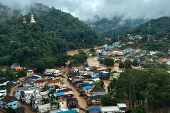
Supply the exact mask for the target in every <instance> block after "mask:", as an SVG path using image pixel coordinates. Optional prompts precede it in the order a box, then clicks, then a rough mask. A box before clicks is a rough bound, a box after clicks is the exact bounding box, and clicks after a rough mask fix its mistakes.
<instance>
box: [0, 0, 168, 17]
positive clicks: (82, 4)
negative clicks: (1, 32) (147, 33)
mask: <svg viewBox="0 0 170 113" xmlns="http://www.w3.org/2000/svg"><path fill="white" fill-rule="evenodd" d="M32 1H34V2H38V3H43V4H45V5H47V6H49V7H52V6H53V7H55V8H57V9H61V10H63V11H65V12H69V13H71V14H72V15H73V16H75V17H78V18H80V19H81V20H86V19H88V18H93V17H94V16H95V15H99V16H100V17H106V18H111V17H113V16H122V15H125V18H141V17H142V18H143V17H144V18H147V19H151V18H158V17H160V16H170V0H0V2H3V3H4V4H8V5H10V6H14V7H18V6H19V5H22V6H24V5H25V4H31V3H32Z"/></svg>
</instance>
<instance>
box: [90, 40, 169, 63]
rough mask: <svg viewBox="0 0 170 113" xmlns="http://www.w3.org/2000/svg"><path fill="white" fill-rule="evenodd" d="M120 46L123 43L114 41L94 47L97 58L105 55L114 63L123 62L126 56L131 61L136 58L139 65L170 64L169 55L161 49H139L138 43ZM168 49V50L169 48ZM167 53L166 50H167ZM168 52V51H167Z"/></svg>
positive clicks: (103, 57) (102, 57)
mask: <svg viewBox="0 0 170 113" xmlns="http://www.w3.org/2000/svg"><path fill="white" fill-rule="evenodd" d="M128 43H129V44H131V43H132V44H133V42H128ZM121 46H124V45H123V44H120V42H115V43H113V44H112V45H109V46H108V45H105V46H103V47H100V48H96V49H95V50H96V53H95V54H96V56H98V57H99V58H98V60H100V59H105V58H107V57H110V58H112V59H114V61H115V62H116V63H119V62H124V61H125V60H126V59H127V58H129V59H131V61H133V60H134V59H137V60H138V62H137V63H138V64H139V66H144V65H145V64H149V63H150V62H152V63H155V64H156V63H158V64H162V63H166V64H168V65H170V59H169V56H168V55H167V56H166V55H165V52H163V51H147V50H143V49H140V45H138V46H137V47H136V48H134V47H132V46H128V47H127V48H125V49H123V50H122V49H120V47H121ZM169 51H170V50H169ZM87 53H88V55H91V53H90V51H87ZM167 53H168V52H167ZM169 53H170V52H169ZM160 54H162V55H163V57H160V56H159V55H160Z"/></svg>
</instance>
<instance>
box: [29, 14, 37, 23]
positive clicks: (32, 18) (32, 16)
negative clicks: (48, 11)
mask: <svg viewBox="0 0 170 113" xmlns="http://www.w3.org/2000/svg"><path fill="white" fill-rule="evenodd" d="M30 16H31V22H30V23H35V22H36V21H35V20H34V15H33V14H31V15H30Z"/></svg>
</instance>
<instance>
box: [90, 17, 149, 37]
mask: <svg viewBox="0 0 170 113" xmlns="http://www.w3.org/2000/svg"><path fill="white" fill-rule="evenodd" d="M145 21H146V20H145V19H123V17H114V18H112V19H110V20H109V19H106V18H104V19H101V20H100V21H97V22H95V23H93V26H92V28H93V29H95V30H96V31H98V32H100V33H101V34H102V35H103V36H104V37H107V38H114V37H115V36H119V35H121V34H123V33H125V32H127V31H129V30H131V29H132V28H134V27H136V26H138V25H140V24H142V23H144V22H145Z"/></svg>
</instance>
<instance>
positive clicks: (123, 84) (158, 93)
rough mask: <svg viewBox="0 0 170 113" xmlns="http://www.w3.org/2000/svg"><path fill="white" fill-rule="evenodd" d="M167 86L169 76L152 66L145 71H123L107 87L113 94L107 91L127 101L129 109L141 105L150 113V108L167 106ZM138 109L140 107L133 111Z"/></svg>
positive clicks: (168, 84)
mask: <svg viewBox="0 0 170 113" xmlns="http://www.w3.org/2000/svg"><path fill="white" fill-rule="evenodd" d="M169 86H170V74H169V73H168V72H167V71H166V70H164V69H161V68H160V67H159V66H152V67H151V68H148V69H147V70H138V69H129V68H128V69H126V70H124V72H123V73H121V74H120V77H119V79H118V80H117V81H116V80H113V82H111V83H110V85H109V88H111V87H112V89H113V88H114V92H112V90H108V91H110V94H112V96H114V97H116V98H118V99H121V101H125V100H128V101H129V109H132V108H134V105H137V106H138V105H142V106H146V107H147V108H149V112H150V108H151V107H152V108H153V109H157V110H160V109H162V108H165V107H166V106H167V105H168V103H169V101H170V98H169V96H168V95H169V93H170V90H169V88H170V87H169ZM131 105H132V108H131V107H130V106H131ZM138 109H141V107H140V106H139V107H138V108H136V109H135V110H134V111H136V110H137V111H138ZM137 111H136V112H137ZM153 112H154V111H153Z"/></svg>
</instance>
